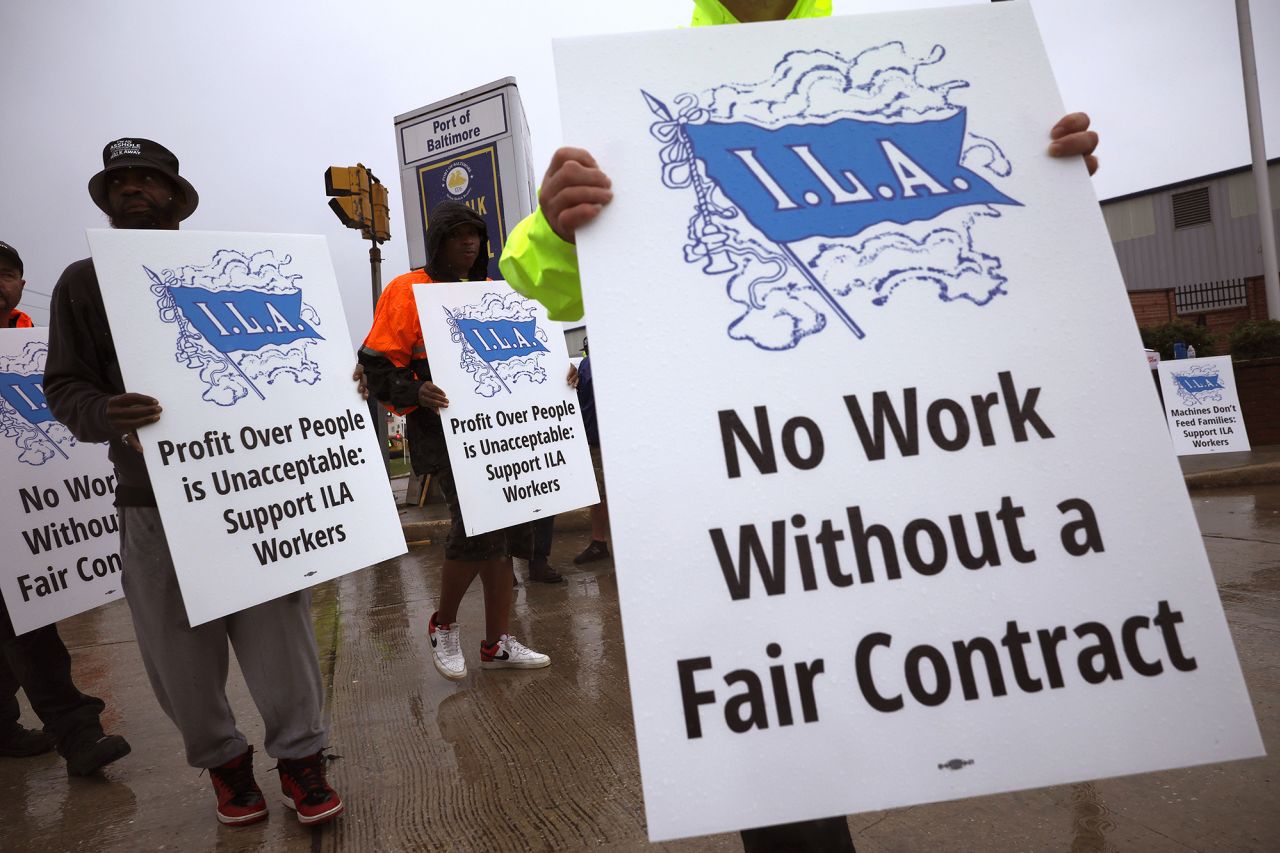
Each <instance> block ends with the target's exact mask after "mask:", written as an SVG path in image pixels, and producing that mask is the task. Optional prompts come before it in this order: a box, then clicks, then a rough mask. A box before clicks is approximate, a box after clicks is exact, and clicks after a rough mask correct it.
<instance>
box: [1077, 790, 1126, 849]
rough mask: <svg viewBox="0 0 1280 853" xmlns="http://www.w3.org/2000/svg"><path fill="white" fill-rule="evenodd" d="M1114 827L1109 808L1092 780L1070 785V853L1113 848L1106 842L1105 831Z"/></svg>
mask: <svg viewBox="0 0 1280 853" xmlns="http://www.w3.org/2000/svg"><path fill="white" fill-rule="evenodd" d="M1115 827H1116V825H1115V822H1114V821H1112V820H1111V810H1110V809H1108V808H1107V807H1106V806H1105V805H1104V804H1103V802H1102V800H1101V798H1100V797H1099V796H1098V789H1097V788H1096V787H1094V785H1093V783H1092V782H1084V783H1082V784H1079V785H1072V786H1071V834H1072V837H1071V853H1103V851H1111V850H1114V849H1115V848H1114V847H1112V846H1111V845H1109V844H1107V833H1108V832H1110V831H1111V830H1113V829H1115Z"/></svg>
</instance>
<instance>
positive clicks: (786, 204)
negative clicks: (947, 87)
mask: <svg viewBox="0 0 1280 853" xmlns="http://www.w3.org/2000/svg"><path fill="white" fill-rule="evenodd" d="M685 132H686V133H687V134H688V138H689V141H690V143H691V145H692V146H693V152H694V155H695V156H696V157H698V158H699V159H701V160H702V161H703V163H704V164H705V165H706V170H707V175H708V176H709V177H710V178H711V179H712V180H713V181H715V182H716V183H717V184H718V185H719V186H720V189H721V190H722V191H723V192H724V194H725V195H727V196H728V197H729V199H730V200H732V201H733V203H734V204H736V205H737V206H738V207H739V208H740V209H741V210H742V213H743V215H745V216H746V218H747V219H748V220H750V222H751V224H752V225H754V226H756V227H757V228H758V229H760V231H761V232H762V233H764V234H765V236H767V237H768V238H769V239H770V240H772V241H774V242H775V243H779V244H785V243H790V242H793V241H796V240H804V239H807V238H809V237H851V236H854V235H856V234H858V233H860V232H861V231H863V230H864V229H866V228H867V227H869V226H871V225H875V224H877V223H880V222H894V223H897V224H900V225H905V224H906V223H908V222H917V221H922V220H929V219H933V218H934V217H936V216H938V215H939V214H941V213H943V212H944V211H947V210H950V209H952V208H956V207H961V206H965V205H982V204H1005V205H1018V206H1020V204H1019V202H1017V201H1015V200H1014V199H1012V198H1009V197H1008V196H1007V195H1005V194H1004V193H1002V192H1000V191H999V190H997V189H996V188H995V187H994V186H992V185H991V184H990V183H989V182H988V181H986V180H985V179H984V178H982V177H981V176H980V175H978V174H976V173H975V172H972V171H970V170H969V169H966V168H965V167H964V166H962V165H960V157H961V155H962V153H963V144H964V136H965V113H964V111H963V110H961V111H959V112H958V113H956V114H955V115H952V116H950V117H949V118H946V119H940V120H935V121H923V122H916V123H901V122H900V123H896V124H886V123H881V122H866V121H858V120H856V119H847V118H846V119H838V120H836V121H833V122H831V123H830V124H822V125H819V124H795V125H788V126H785V127H780V128H777V129H773V130H770V129H767V128H762V127H757V126H756V125H753V124H746V123H744V122H733V123H723V122H707V123H705V124H688V125H685Z"/></svg>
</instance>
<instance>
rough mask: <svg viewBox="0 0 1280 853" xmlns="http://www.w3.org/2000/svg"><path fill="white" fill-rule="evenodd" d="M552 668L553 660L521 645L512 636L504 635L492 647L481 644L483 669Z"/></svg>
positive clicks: (481, 665)
mask: <svg viewBox="0 0 1280 853" xmlns="http://www.w3.org/2000/svg"><path fill="white" fill-rule="evenodd" d="M544 666H551V658H549V657H547V656H546V655H544V654H543V653H542V652H535V651H534V650H533V649H531V648H529V647H528V646H526V645H524V644H523V643H521V642H520V641H519V640H517V639H516V638H515V637H513V636H511V635H510V634H503V635H502V636H501V637H499V638H498V642H496V643H494V644H493V645H492V646H491V645H489V644H488V643H484V642H482V643H480V668H481V669H541V668H542V667H544Z"/></svg>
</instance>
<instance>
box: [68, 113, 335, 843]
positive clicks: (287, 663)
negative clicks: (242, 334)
mask: <svg viewBox="0 0 1280 853" xmlns="http://www.w3.org/2000/svg"><path fill="white" fill-rule="evenodd" d="M89 195H90V197H91V198H92V199H93V201H94V203H95V204H97V205H98V207H99V208H100V209H101V210H102V211H103V212H104V213H106V214H107V216H108V217H109V218H110V220H111V225H112V227H115V228H139V229H148V230H176V229H177V228H178V225H179V223H180V222H181V221H182V220H183V219H186V218H187V217H188V216H190V215H191V213H192V212H194V211H195V209H196V205H197V203H198V202H199V197H198V196H197V194H196V191H195V188H194V187H192V186H191V184H190V183H188V182H187V181H186V180H185V179H184V178H182V177H181V176H180V175H179V174H178V158H177V157H175V156H174V155H173V154H172V153H171V152H170V151H169V150H168V149H166V148H165V147H164V146H162V145H159V144H157V143H155V142H152V141H151V140H149V139H136V138H135V139H118V140H115V141H114V142H111V143H108V144H107V146H106V147H105V148H104V149H103V151H102V171H100V172H98V173H97V174H96V175H94V176H93V177H92V178H90V180H89ZM45 397H46V398H47V399H48V402H49V407H50V409H51V410H52V411H53V414H54V416H55V417H57V418H58V420H60V421H62V423H64V424H66V426H67V428H68V429H70V430H71V432H72V434H73V435H75V437H76V438H78V439H80V440H81V441H91V442H101V441H109V442H110V449H109V451H108V454H109V456H110V458H111V461H112V462H114V463H115V468H116V478H117V487H116V506H117V509H118V512H119V515H120V539H121V544H120V557H121V561H122V563H123V568H124V572H123V575H122V583H123V584H124V591H125V596H126V600H127V601H128V602H129V611H130V613H131V614H132V616H133V627H134V633H135V635H136V637H137V641H138V651H139V653H141V655H142V662H143V664H144V666H145V667H146V671H147V676H148V678H149V679H150V681H151V688H152V690H153V691H154V692H155V695H156V699H157V701H158V702H159V703H160V707H161V708H162V709H163V710H164V712H165V714H166V715H167V716H168V717H169V718H170V719H171V720H173V722H174V724H175V725H176V726H177V727H178V731H179V732H180V733H181V734H182V739H183V743H184V745H185V747H186V753H187V762H188V763H189V764H191V765H192V766H193V767H201V768H206V769H208V771H209V777H210V780H211V781H212V783H213V789H214V794H215V796H216V798H217V818H218V820H219V822H221V823H224V824H231V825H244V824H249V823H255V822H257V821H260V820H263V819H264V818H266V816H267V806H266V800H265V799H264V797H263V796H262V791H261V789H260V788H259V787H258V784H257V782H256V781H255V780H254V777H253V747H251V746H250V745H249V743H248V741H247V740H246V738H245V736H244V735H243V734H242V733H241V732H240V731H239V729H238V728H237V727H236V722H235V716H234V714H233V713H232V711H231V706H230V704H229V703H228V701H227V695H226V681H227V668H228V653H227V647H228V644H230V645H231V646H233V647H234V648H235V652H236V658H237V659H238V660H239V662H240V669H241V671H242V672H243V674H244V679H245V682H246V683H247V685H248V687H249V692H250V693H251V694H252V696H253V699H254V703H255V704H256V705H257V706H258V710H259V712H260V713H261V714H262V718H263V722H264V723H265V724H266V750H267V752H268V753H269V754H270V755H272V756H273V757H275V758H276V759H277V760H278V770H279V771H280V788H281V791H282V792H283V793H284V796H285V805H286V806H288V807H289V808H291V809H293V810H294V811H295V812H296V813H297V816H298V820H299V821H300V822H301V823H303V824H306V825H314V824H319V823H323V822H326V821H329V820H332V819H333V818H334V817H336V816H337V815H338V814H339V813H341V811H342V808H343V803H342V798H341V797H339V796H338V794H337V792H336V791H334V790H333V788H332V787H330V786H329V784H328V782H327V781H326V779H325V769H324V765H325V760H326V759H325V756H324V755H323V749H324V747H325V745H326V740H327V737H328V731H327V728H326V726H325V725H324V687H323V682H322V681H321V677H320V667H319V664H318V661H317V657H316V643H315V633H314V629H313V628H312V624H311V607H310V593H309V591H306V590H304V591H302V592H297V593H293V594H291V595H286V596H282V597H280V598H277V599H275V600H274V601H268V602H266V603H264V604H259V605H257V606H256V607H250V608H248V609H246V610H242V611H240V612H238V613H232V614H230V615H228V616H225V617H222V618H221V619H215V620H212V621H210V622H206V623H204V624H202V625H198V626H196V627H192V626H191V625H190V624H189V623H188V621H187V616H186V610H185V607H184V605H183V601H182V595H181V592H180V590H179V588H178V579H177V575H176V574H175V572H174V566H173V560H172V557H171V554H170V552H169V544H168V540H167V539H166V537H165V530H164V525H163V524H162V523H161V520H160V513H159V511H158V510H157V508H156V497H155V494H154V493H153V492H152V490H151V479H150V476H149V475H148V473H147V463H146V460H145V459H143V456H142V452H141V450H142V448H141V445H140V444H139V443H138V436H137V432H136V431H137V429H138V428H139V427H142V426H146V425H148V424H152V423H155V422H156V421H158V420H159V419H160V416H161V407H160V403H159V401H157V400H155V399H154V398H152V397H149V396H147V395H145V394H138V393H132V392H126V391H125V387H124V382H123V380H122V378H121V375H120V364H119V361H118V360H117V358H116V349H115V343H114V339H113V337H112V332H111V326H110V325H109V324H108V322H107V315H106V311H105V310H104V308H103V304H102V291H101V288H100V287H99V285H98V277H97V274H96V272H95V271H94V265H93V261H92V260H91V259H87V258H86V259H85V260H82V261H76V262H75V263H73V264H71V265H70V266H69V267H67V269H66V271H65V272H64V273H63V274H62V278H61V279H59V281H58V284H57V285H56V286H55V287H54V290H53V302H52V306H51V319H50V321H49V357H48V360H47V362H46V366H45Z"/></svg>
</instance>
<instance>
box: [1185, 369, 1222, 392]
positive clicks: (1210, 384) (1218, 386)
mask: <svg viewBox="0 0 1280 853" xmlns="http://www.w3.org/2000/svg"><path fill="white" fill-rule="evenodd" d="M1173 378H1174V379H1175V380H1177V383H1178V384H1179V385H1180V386H1182V390H1184V391H1186V392H1188V393H1190V394H1203V393H1204V392H1206V391H1225V390H1226V388H1224V387H1223V385H1222V379H1221V378H1220V377H1219V376H1218V374H1216V373H1175V374H1174V375H1173Z"/></svg>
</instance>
